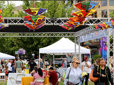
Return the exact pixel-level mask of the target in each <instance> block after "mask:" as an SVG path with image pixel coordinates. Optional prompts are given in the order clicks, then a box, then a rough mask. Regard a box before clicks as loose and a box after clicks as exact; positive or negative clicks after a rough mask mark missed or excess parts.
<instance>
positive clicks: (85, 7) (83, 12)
mask: <svg viewBox="0 0 114 85" xmlns="http://www.w3.org/2000/svg"><path fill="white" fill-rule="evenodd" d="M97 5H98V2H97V3H96V2H93V1H89V2H79V3H77V4H75V6H76V7H77V8H78V9H80V10H79V11H77V12H74V13H72V15H73V16H74V17H71V18H69V20H68V21H67V22H66V23H64V24H62V25H60V26H61V27H62V28H65V29H67V30H74V29H75V28H76V27H79V26H80V25H82V24H84V23H85V22H86V21H87V20H88V19H87V18H86V17H87V16H89V15H91V14H93V13H95V12H96V10H94V8H96V6H97ZM97 27H98V26H97ZM99 27H101V26H99Z"/></svg>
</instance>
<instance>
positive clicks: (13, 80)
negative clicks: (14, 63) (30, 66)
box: [7, 73, 31, 85]
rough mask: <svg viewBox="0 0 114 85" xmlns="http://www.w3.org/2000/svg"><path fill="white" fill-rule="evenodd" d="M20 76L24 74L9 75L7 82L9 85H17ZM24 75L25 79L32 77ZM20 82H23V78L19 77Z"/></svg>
mask: <svg viewBox="0 0 114 85" xmlns="http://www.w3.org/2000/svg"><path fill="white" fill-rule="evenodd" d="M18 74H23V73H9V75H8V80H7V85H16V78H17V75H18ZM24 75H25V77H30V76H31V74H24ZM18 80H20V81H21V77H18ZM18 85H21V83H20V84H18Z"/></svg>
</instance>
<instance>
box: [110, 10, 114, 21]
mask: <svg viewBox="0 0 114 85" xmlns="http://www.w3.org/2000/svg"><path fill="white" fill-rule="evenodd" d="M110 17H111V18H112V19H114V10H112V11H111V12H110Z"/></svg>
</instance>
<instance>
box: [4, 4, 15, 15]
mask: <svg viewBox="0 0 114 85" xmlns="http://www.w3.org/2000/svg"><path fill="white" fill-rule="evenodd" d="M14 9H15V5H14V4H7V5H5V6H4V8H3V9H2V11H3V12H2V16H3V17H15V16H16V15H15V14H14V12H13V10H14Z"/></svg>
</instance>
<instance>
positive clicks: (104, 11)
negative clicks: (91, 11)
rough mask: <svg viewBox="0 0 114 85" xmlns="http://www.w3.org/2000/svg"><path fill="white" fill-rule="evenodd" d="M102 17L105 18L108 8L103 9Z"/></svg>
mask: <svg viewBox="0 0 114 85" xmlns="http://www.w3.org/2000/svg"><path fill="white" fill-rule="evenodd" d="M102 17H104V18H106V17H107V10H102Z"/></svg>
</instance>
